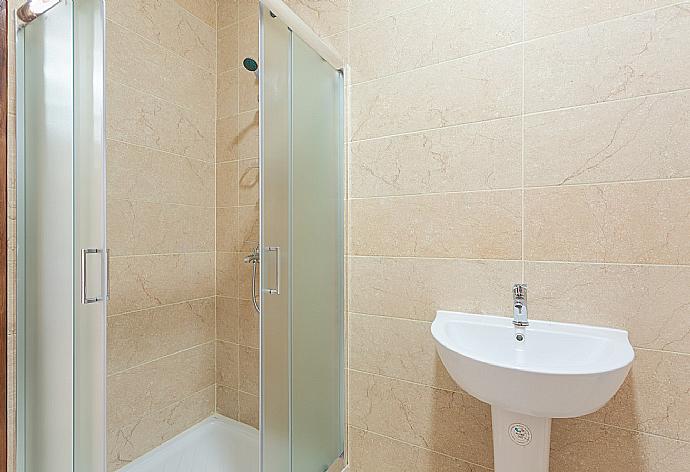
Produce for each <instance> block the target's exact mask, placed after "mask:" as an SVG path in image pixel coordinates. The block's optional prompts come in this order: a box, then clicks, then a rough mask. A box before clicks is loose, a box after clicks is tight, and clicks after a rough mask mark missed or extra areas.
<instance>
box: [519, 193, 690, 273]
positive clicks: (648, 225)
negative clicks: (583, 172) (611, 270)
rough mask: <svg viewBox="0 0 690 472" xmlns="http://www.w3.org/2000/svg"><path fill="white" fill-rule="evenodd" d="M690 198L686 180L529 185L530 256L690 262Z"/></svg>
mask: <svg viewBox="0 0 690 472" xmlns="http://www.w3.org/2000/svg"><path fill="white" fill-rule="evenodd" d="M688 201H690V181H687V180H679V181H673V180H669V181H659V182H639V183H632V184H611V185H596V186H575V187H561V188H546V189H532V190H528V191H526V192H525V253H526V257H527V258H528V259H531V260H545V261H591V262H624V263H650V264H687V263H688V262H690V240H689V239H688V238H687V237H686V235H687V234H688V231H690V220H688V213H687V202H688Z"/></svg>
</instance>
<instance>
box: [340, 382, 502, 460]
mask: <svg viewBox="0 0 690 472" xmlns="http://www.w3.org/2000/svg"><path fill="white" fill-rule="evenodd" d="M349 380H350V384H349V389H350V390H349V392H350V396H349V423H350V425H351V426H353V427H356V428H359V429H364V430H369V431H373V432H375V433H379V434H383V435H385V436H388V437H391V438H393V439H398V440H401V441H405V442H407V443H409V444H412V445H416V446H422V447H425V448H427V449H430V450H432V451H435V452H440V453H443V454H447V455H449V456H452V457H454V458H457V459H462V460H466V461H469V462H473V463H475V464H479V465H483V466H485V467H491V466H492V463H493V446H492V444H493V443H492V439H491V411H490V408H489V405H487V404H485V403H482V402H480V401H479V400H476V399H475V398H473V397H471V396H470V395H467V394H465V393H461V392H451V391H448V390H439V389H435V388H431V387H425V386H422V385H417V384H412V383H408V382H404V381H400V380H395V379H389V378H386V377H379V376H375V375H370V374H365V373H361V372H357V371H352V370H351V371H350V372H349Z"/></svg>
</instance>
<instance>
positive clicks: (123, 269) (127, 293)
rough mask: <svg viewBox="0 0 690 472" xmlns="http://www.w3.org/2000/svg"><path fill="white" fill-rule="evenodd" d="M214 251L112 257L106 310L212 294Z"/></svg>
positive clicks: (135, 308) (149, 305)
mask: <svg viewBox="0 0 690 472" xmlns="http://www.w3.org/2000/svg"><path fill="white" fill-rule="evenodd" d="M213 273H214V257H213V253H198V254H171V255H151V256H127V257H113V258H112V259H111V263H110V274H111V280H110V289H111V297H110V302H109V303H108V313H110V314H113V315H115V314H118V313H123V312H126V311H134V310H141V309H144V308H151V307H155V306H159V305H168V304H171V303H178V302H181V301H184V300H194V299H198V298H206V297H210V296H213V295H214V293H213V290H214V283H213Z"/></svg>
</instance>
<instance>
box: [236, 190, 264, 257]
mask: <svg viewBox="0 0 690 472" xmlns="http://www.w3.org/2000/svg"><path fill="white" fill-rule="evenodd" d="M257 199H258V197H257ZM237 218H238V222H237V224H238V231H239V244H240V248H241V250H242V251H245V252H246V251H251V250H252V249H254V247H255V246H256V245H257V243H258V242H259V207H258V205H255V206H242V207H239V208H238V217H237Z"/></svg>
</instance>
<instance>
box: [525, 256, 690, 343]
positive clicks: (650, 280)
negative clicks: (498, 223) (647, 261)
mask: <svg viewBox="0 0 690 472" xmlns="http://www.w3.org/2000/svg"><path fill="white" fill-rule="evenodd" d="M525 281H526V282H527V284H528V285H529V301H530V310H531V314H532V316H534V317H535V318H538V319H547V320H553V321H563V322H572V323H582V324H591V325H598V326H613V327H617V328H621V329H625V330H627V331H628V333H629V335H630V342H631V343H632V344H633V346H636V347H642V348H647V349H658V350H667V351H677V352H683V353H686V354H690V309H689V308H688V307H690V293H688V291H687V290H686V288H687V287H689V286H690V268H688V267H685V266H649V265H608V264H561V263H538V262H527V263H526V264H525ZM641 294H642V296H643V298H644V303H641V301H640V296H641ZM650 307H653V308H652V309H650Z"/></svg>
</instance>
